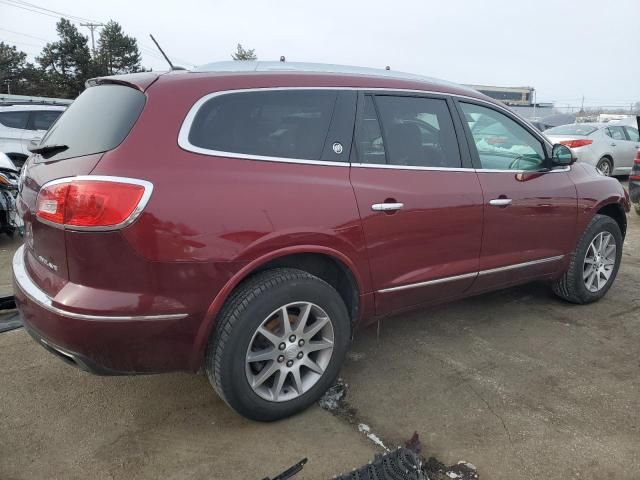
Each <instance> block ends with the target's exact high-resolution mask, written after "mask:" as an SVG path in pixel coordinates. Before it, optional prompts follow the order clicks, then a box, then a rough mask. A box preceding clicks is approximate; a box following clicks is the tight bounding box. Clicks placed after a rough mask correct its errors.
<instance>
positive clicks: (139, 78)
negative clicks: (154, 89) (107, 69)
mask: <svg viewBox="0 0 640 480" xmlns="http://www.w3.org/2000/svg"><path fill="white" fill-rule="evenodd" d="M163 73H164V72H163ZM160 75H162V73H157V72H140V73H129V74H126V75H112V76H109V77H96V78H90V79H89V80H87V81H86V82H85V87H86V88H90V87H95V86H97V85H124V86H125V87H131V88H135V89H136V90H140V91H141V92H145V91H146V90H147V89H148V88H149V87H150V86H151V85H152V84H153V83H154V82H155V81H156V80H158V78H159V77H160Z"/></svg>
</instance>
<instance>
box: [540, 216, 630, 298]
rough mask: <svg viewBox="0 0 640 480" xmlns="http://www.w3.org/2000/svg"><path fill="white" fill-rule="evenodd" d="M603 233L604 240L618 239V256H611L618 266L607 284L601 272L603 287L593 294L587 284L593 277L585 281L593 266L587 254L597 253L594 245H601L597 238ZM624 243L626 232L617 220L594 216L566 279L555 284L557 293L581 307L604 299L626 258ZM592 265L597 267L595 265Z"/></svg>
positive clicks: (575, 252)
mask: <svg viewBox="0 0 640 480" xmlns="http://www.w3.org/2000/svg"><path fill="white" fill-rule="evenodd" d="M601 234H603V236H604V238H606V236H607V235H611V237H610V239H613V240H615V246H616V250H615V254H613V253H612V254H610V255H611V260H612V261H614V262H615V263H614V264H613V265H612V268H611V271H610V276H609V277H608V278H607V279H606V282H605V281H604V278H603V276H601V275H600V274H599V273H598V274H597V281H598V282H599V281H601V279H602V280H603V283H602V287H599V286H598V289H597V290H596V291H592V290H590V289H589V288H588V287H587V284H586V283H588V282H589V279H590V277H591V276H587V277H586V278H585V275H587V274H588V271H589V265H590V263H587V255H592V253H593V250H591V249H590V248H591V244H592V242H594V241H595V242H596V244H597V238H598V237H599V235H601ZM622 243H623V238H622V233H621V232H620V227H619V226H618V224H617V223H616V221H615V220H613V219H612V218H611V217H607V216H605V215H596V216H594V217H593V219H592V220H591V222H590V223H589V225H588V226H587V228H586V229H585V231H584V233H583V234H582V236H581V237H580V240H579V241H578V244H577V246H576V249H575V250H574V251H573V253H571V260H570V262H569V268H568V269H567V271H566V272H565V273H564V274H563V276H562V277H561V278H560V279H559V280H557V281H556V282H555V283H554V284H553V285H552V288H553V291H554V293H555V294H556V295H558V296H559V297H560V298H563V299H564V300H567V301H568V302H571V303H577V304H586V303H592V302H595V301H598V300H600V299H601V298H602V297H603V296H604V295H605V294H606V293H607V291H608V290H609V288H611V285H612V284H613V282H614V281H615V278H616V275H617V274H618V269H619V268H620V261H621V259H622ZM609 244H610V241H609ZM613 257H615V258H613ZM605 263H606V258H605ZM591 266H592V267H594V265H591ZM604 268H606V267H604ZM602 275H604V274H602ZM594 281H595V279H594ZM594 286H595V285H594Z"/></svg>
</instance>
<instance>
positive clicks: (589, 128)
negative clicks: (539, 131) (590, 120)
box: [544, 123, 598, 137]
mask: <svg viewBox="0 0 640 480" xmlns="http://www.w3.org/2000/svg"><path fill="white" fill-rule="evenodd" d="M597 129H598V127H594V126H593V125H586V124H584V123H583V124H580V123H572V124H570V125H561V126H559V127H553V128H550V129H549V130H546V131H545V132H544V133H545V135H582V136H585V137H586V136H587V135H590V134H592V133H593V132H595V131H596V130H597Z"/></svg>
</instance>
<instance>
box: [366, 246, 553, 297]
mask: <svg viewBox="0 0 640 480" xmlns="http://www.w3.org/2000/svg"><path fill="white" fill-rule="evenodd" d="M564 257H565V256H564V255H557V256H555V257H547V258H541V259H538V260H531V261H529V262H523V263H515V264H513V265H507V266H504V267H498V268H491V269H489V270H481V271H479V272H471V273H463V274H462V275H454V276H452V277H442V278H437V279H435V280H428V281H426V282H418V283H409V284H407V285H400V286H398V287H390V288H383V289H380V290H377V291H376V293H390V292H398V291H400V290H409V289H411V288H419V287H427V286H430V285H438V284H439V283H446V282H455V281H456V280H464V279H465V278H471V277H476V276H478V277H479V276H482V275H490V274H492V273H500V272H507V271H509V270H515V269H518V268H526V267H531V266H533V265H539V264H544V263H549V262H556V261H559V260H562V259H563V258H564Z"/></svg>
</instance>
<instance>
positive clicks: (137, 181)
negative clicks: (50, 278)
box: [35, 175, 153, 232]
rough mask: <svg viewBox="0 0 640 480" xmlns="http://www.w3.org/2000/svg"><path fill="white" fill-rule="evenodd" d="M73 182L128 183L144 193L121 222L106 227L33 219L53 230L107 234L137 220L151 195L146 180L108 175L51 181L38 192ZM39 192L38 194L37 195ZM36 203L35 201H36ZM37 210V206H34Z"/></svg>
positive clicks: (150, 188) (151, 191)
mask: <svg viewBox="0 0 640 480" xmlns="http://www.w3.org/2000/svg"><path fill="white" fill-rule="evenodd" d="M74 180H99V181H102V182H114V183H128V184H131V185H139V186H141V187H143V188H144V193H143V194H142V198H141V199H140V201H139V202H138V205H137V206H136V208H135V209H134V210H133V212H131V215H129V216H128V217H127V218H126V219H125V220H124V221H123V222H120V223H118V224H116V225H106V226H99V227H83V226H76V225H64V224H60V223H54V222H51V221H49V220H46V219H44V218H40V217H38V216H37V215H35V218H37V219H38V221H39V222H41V223H44V224H46V225H49V226H51V227H54V228H59V229H61V230H74V231H90V232H107V231H111V230H120V229H121V228H124V227H127V226H129V225H131V224H132V223H133V222H135V221H136V220H137V218H138V217H139V216H140V214H141V213H142V211H143V210H144V208H145V207H146V206H147V203H149V199H150V198H151V194H152V193H153V184H152V183H151V182H148V181H147V180H140V179H137V178H129V177H114V176H109V175H77V176H75V177H64V178H58V179H56V180H51V181H50V182H47V183H45V184H44V185H42V186H41V187H40V190H42V189H44V188H47V187H50V186H52V185H60V184H63V183H71V182H72V181H74ZM39 194H40V192H38V195H39ZM36 202H37V199H36ZM36 208H37V206H36Z"/></svg>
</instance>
